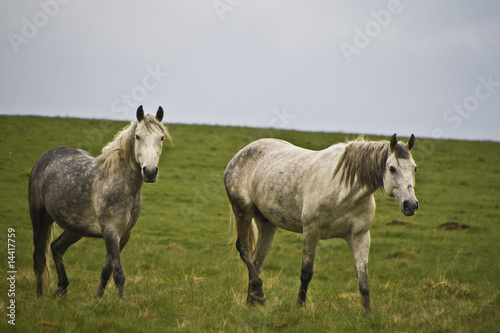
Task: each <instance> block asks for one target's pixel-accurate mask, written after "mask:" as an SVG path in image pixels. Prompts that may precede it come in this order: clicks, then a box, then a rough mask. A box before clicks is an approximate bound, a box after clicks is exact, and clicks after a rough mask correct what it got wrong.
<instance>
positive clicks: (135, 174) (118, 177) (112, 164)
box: [96, 151, 143, 187]
mask: <svg viewBox="0 0 500 333" xmlns="http://www.w3.org/2000/svg"><path fill="white" fill-rule="evenodd" d="M96 160H97V163H98V164H99V167H100V169H101V170H103V172H104V174H105V176H106V177H107V178H110V179H113V180H115V181H127V182H128V183H131V184H132V183H137V184H138V186H139V187H140V186H142V179H143V178H142V174H141V170H140V165H139V164H138V163H137V162H136V161H135V160H134V159H132V158H131V156H130V155H129V154H122V153H121V152H119V151H114V152H109V153H105V154H102V155H100V156H98V157H97V159H96Z"/></svg>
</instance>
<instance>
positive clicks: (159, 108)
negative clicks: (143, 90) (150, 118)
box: [156, 106, 163, 121]
mask: <svg viewBox="0 0 500 333" xmlns="http://www.w3.org/2000/svg"><path fill="white" fill-rule="evenodd" d="M156 119H158V121H161V120H162V119H163V108H162V107H161V106H159V107H158V111H156Z"/></svg>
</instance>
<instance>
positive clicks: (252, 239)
mask: <svg viewBox="0 0 500 333" xmlns="http://www.w3.org/2000/svg"><path fill="white" fill-rule="evenodd" d="M229 228H232V229H233V234H232V236H231V240H230V241H229V244H232V245H233V249H234V248H235V247H236V241H237V240H238V229H237V228H236V219H235V218H234V214H233V212H232V211H231V213H230V215H229ZM250 228H251V229H250V234H249V236H248V241H249V243H250V252H252V253H254V251H255V247H256V246H257V240H258V238H259V230H258V229H257V224H256V223H255V220H254V219H252V225H251V227H250Z"/></svg>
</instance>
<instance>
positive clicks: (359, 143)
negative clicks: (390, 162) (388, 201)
mask: <svg viewBox="0 0 500 333" xmlns="http://www.w3.org/2000/svg"><path fill="white" fill-rule="evenodd" d="M390 152H391V148H390V143H389V141H364V140H363V139H358V140H356V141H351V142H349V143H347V146H346V148H345V150H344V153H343V154H342V156H341V157H340V159H339V162H338V164H337V167H336V168H335V171H334V173H333V177H334V178H335V176H336V175H337V174H339V173H340V175H341V179H340V181H341V182H345V184H346V185H349V186H351V187H352V186H353V185H354V183H355V182H356V181H357V182H358V183H359V184H360V185H361V186H366V187H367V188H369V189H372V190H374V191H375V190H377V189H379V188H381V187H383V185H384V175H385V170H386V163H387V158H388V157H389V153H390ZM394 153H395V154H396V158H398V159H399V158H401V159H408V158H410V152H409V151H408V149H407V148H406V147H405V146H404V145H402V144H401V143H398V144H397V145H396V146H395V148H394Z"/></svg>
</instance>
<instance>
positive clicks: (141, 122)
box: [135, 105, 169, 183]
mask: <svg viewBox="0 0 500 333" xmlns="http://www.w3.org/2000/svg"><path fill="white" fill-rule="evenodd" d="M162 119H163V109H162V107H161V106H160V107H159V108H158V111H157V112H156V116H152V115H150V114H148V115H144V110H143V108H142V105H141V106H139V108H138V109H137V121H138V124H137V127H136V130H135V160H136V161H137V163H138V164H139V165H140V168H141V172H142V176H143V177H144V181H145V182H146V183H154V182H155V181H156V176H157V175H158V162H159V161H160V156H161V153H162V150H163V141H164V139H165V136H167V138H169V135H168V132H167V130H166V128H165V126H163V124H162V123H161V120H162Z"/></svg>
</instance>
